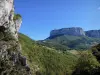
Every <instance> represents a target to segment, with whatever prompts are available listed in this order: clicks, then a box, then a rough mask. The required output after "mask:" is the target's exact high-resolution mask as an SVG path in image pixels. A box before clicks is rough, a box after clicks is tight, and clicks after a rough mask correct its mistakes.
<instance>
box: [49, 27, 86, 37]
mask: <svg viewBox="0 0 100 75" xmlns="http://www.w3.org/2000/svg"><path fill="white" fill-rule="evenodd" d="M60 35H73V36H85V32H84V31H83V29H82V28H80V27H72V28H62V29H58V30H52V31H51V33H50V37H54V36H60Z"/></svg>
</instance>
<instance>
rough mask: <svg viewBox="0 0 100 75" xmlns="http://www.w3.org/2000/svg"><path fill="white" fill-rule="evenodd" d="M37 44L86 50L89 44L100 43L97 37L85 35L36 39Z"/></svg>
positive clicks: (63, 49)
mask: <svg viewBox="0 0 100 75" xmlns="http://www.w3.org/2000/svg"><path fill="white" fill-rule="evenodd" d="M38 43H39V44H41V45H43V46H47V47H52V48H54V49H57V50H62V51H66V50H68V49H71V50H72V49H76V50H86V49H89V48H90V47H91V46H93V45H95V44H97V43H100V39H99V38H91V37H86V36H80V37H78V36H68V35H63V36H58V37H55V38H52V39H46V40H43V41H38Z"/></svg>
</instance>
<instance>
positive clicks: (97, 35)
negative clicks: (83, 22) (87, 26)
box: [86, 30, 100, 38]
mask: <svg viewBox="0 0 100 75" xmlns="http://www.w3.org/2000/svg"><path fill="white" fill-rule="evenodd" d="M86 36H88V37H94V38H100V30H90V31H86Z"/></svg>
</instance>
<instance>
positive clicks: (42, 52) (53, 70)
mask: <svg viewBox="0 0 100 75" xmlns="http://www.w3.org/2000/svg"><path fill="white" fill-rule="evenodd" d="M19 40H20V42H21V44H22V48H23V50H22V53H23V55H25V56H26V57H27V58H28V62H29V64H30V66H31V69H32V71H33V72H34V70H38V68H39V71H38V72H37V73H38V74H41V75H49V74H50V75H56V74H57V75H66V74H67V73H68V74H69V75H70V73H72V71H73V69H74V66H75V64H76V61H77V57H76V56H75V55H72V54H71V53H68V52H66V53H62V52H57V51H56V50H53V49H50V48H47V47H43V46H40V45H37V44H36V42H35V41H33V40H31V39H30V38H29V37H27V36H25V35H23V34H20V35H19Z"/></svg>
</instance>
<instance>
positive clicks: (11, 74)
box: [0, 0, 31, 75]
mask: <svg viewBox="0 0 100 75" xmlns="http://www.w3.org/2000/svg"><path fill="white" fill-rule="evenodd" d="M13 18H14V5H13V0H0V75H31V74H30V68H29V67H28V66H27V60H26V58H25V57H23V56H22V55H21V53H20V51H21V45H20V43H19V42H18V30H19V28H20V25H21V22H22V20H21V18H20V19H16V20H14V19H13ZM1 63H2V64H1ZM1 66H2V67H1ZM27 68H28V70H27Z"/></svg>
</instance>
